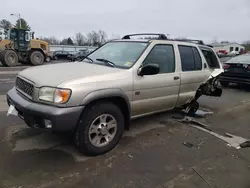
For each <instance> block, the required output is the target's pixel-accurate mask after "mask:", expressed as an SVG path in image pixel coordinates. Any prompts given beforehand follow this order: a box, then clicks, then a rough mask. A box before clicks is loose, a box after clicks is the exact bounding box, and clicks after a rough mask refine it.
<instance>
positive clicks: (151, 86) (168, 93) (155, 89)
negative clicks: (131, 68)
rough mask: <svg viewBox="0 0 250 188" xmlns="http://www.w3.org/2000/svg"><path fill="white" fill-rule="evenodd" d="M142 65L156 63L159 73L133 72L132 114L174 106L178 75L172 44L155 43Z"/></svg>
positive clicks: (178, 83)
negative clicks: (141, 73)
mask: <svg viewBox="0 0 250 188" xmlns="http://www.w3.org/2000/svg"><path fill="white" fill-rule="evenodd" d="M142 64H143V65H146V64H158V65H159V67H160V72H159V74H156V75H148V76H146V75H144V76H139V75H138V74H137V71H135V72H134V88H133V101H132V116H138V115H144V114H148V113H152V112H157V111H161V110H165V109H171V108H174V107H175V105H176V102H177V101H178V94H179V87H180V75H179V72H178V71H177V69H176V67H177V66H176V58H175V50H174V46H173V45H172V44H156V45H154V46H152V49H151V51H150V52H149V54H148V55H147V57H146V58H145V59H144V61H143V63H142Z"/></svg>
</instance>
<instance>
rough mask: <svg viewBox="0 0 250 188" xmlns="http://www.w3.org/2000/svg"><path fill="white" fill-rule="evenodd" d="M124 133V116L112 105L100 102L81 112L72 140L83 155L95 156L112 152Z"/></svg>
mask: <svg viewBox="0 0 250 188" xmlns="http://www.w3.org/2000/svg"><path fill="white" fill-rule="evenodd" d="M123 131H124V115H123V113H122V112H121V110H120V109H119V108H118V106H116V105H115V104H113V103H109V102H102V103H98V104H95V105H92V106H90V107H89V108H88V109H86V111H84V112H83V114H82V116H81V117H80V121H79V123H78V126H77V129H76V132H75V136H74V140H75V145H76V147H77V148H78V149H79V150H80V151H81V152H82V153H84V154H86V155H91V156H96V155H101V154H103V153H106V152H108V151H110V150H112V149H113V148H114V147H115V146H116V145H117V144H118V142H119V140H120V139H121V137H122V133H123Z"/></svg>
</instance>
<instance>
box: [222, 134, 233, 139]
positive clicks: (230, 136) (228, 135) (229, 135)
mask: <svg viewBox="0 0 250 188" xmlns="http://www.w3.org/2000/svg"><path fill="white" fill-rule="evenodd" d="M224 135H225V136H227V137H229V138H233V136H232V135H231V134H229V133H224Z"/></svg>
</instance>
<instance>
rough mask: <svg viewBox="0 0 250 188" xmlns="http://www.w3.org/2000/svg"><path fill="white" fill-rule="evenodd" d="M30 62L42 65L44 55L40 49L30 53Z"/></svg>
mask: <svg viewBox="0 0 250 188" xmlns="http://www.w3.org/2000/svg"><path fill="white" fill-rule="evenodd" d="M30 63H31V64H32V65H42V64H43V63H44V55H43V54H42V52H40V51H33V52H31V54H30Z"/></svg>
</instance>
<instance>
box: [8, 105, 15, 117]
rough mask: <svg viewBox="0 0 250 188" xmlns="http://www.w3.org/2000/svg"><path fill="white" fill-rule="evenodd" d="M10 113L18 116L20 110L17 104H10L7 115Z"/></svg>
mask: <svg viewBox="0 0 250 188" xmlns="http://www.w3.org/2000/svg"><path fill="white" fill-rule="evenodd" d="M9 115H13V116H18V111H17V110H16V108H15V106H14V105H12V104H11V105H10V106H9V109H8V112H7V116H9Z"/></svg>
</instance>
